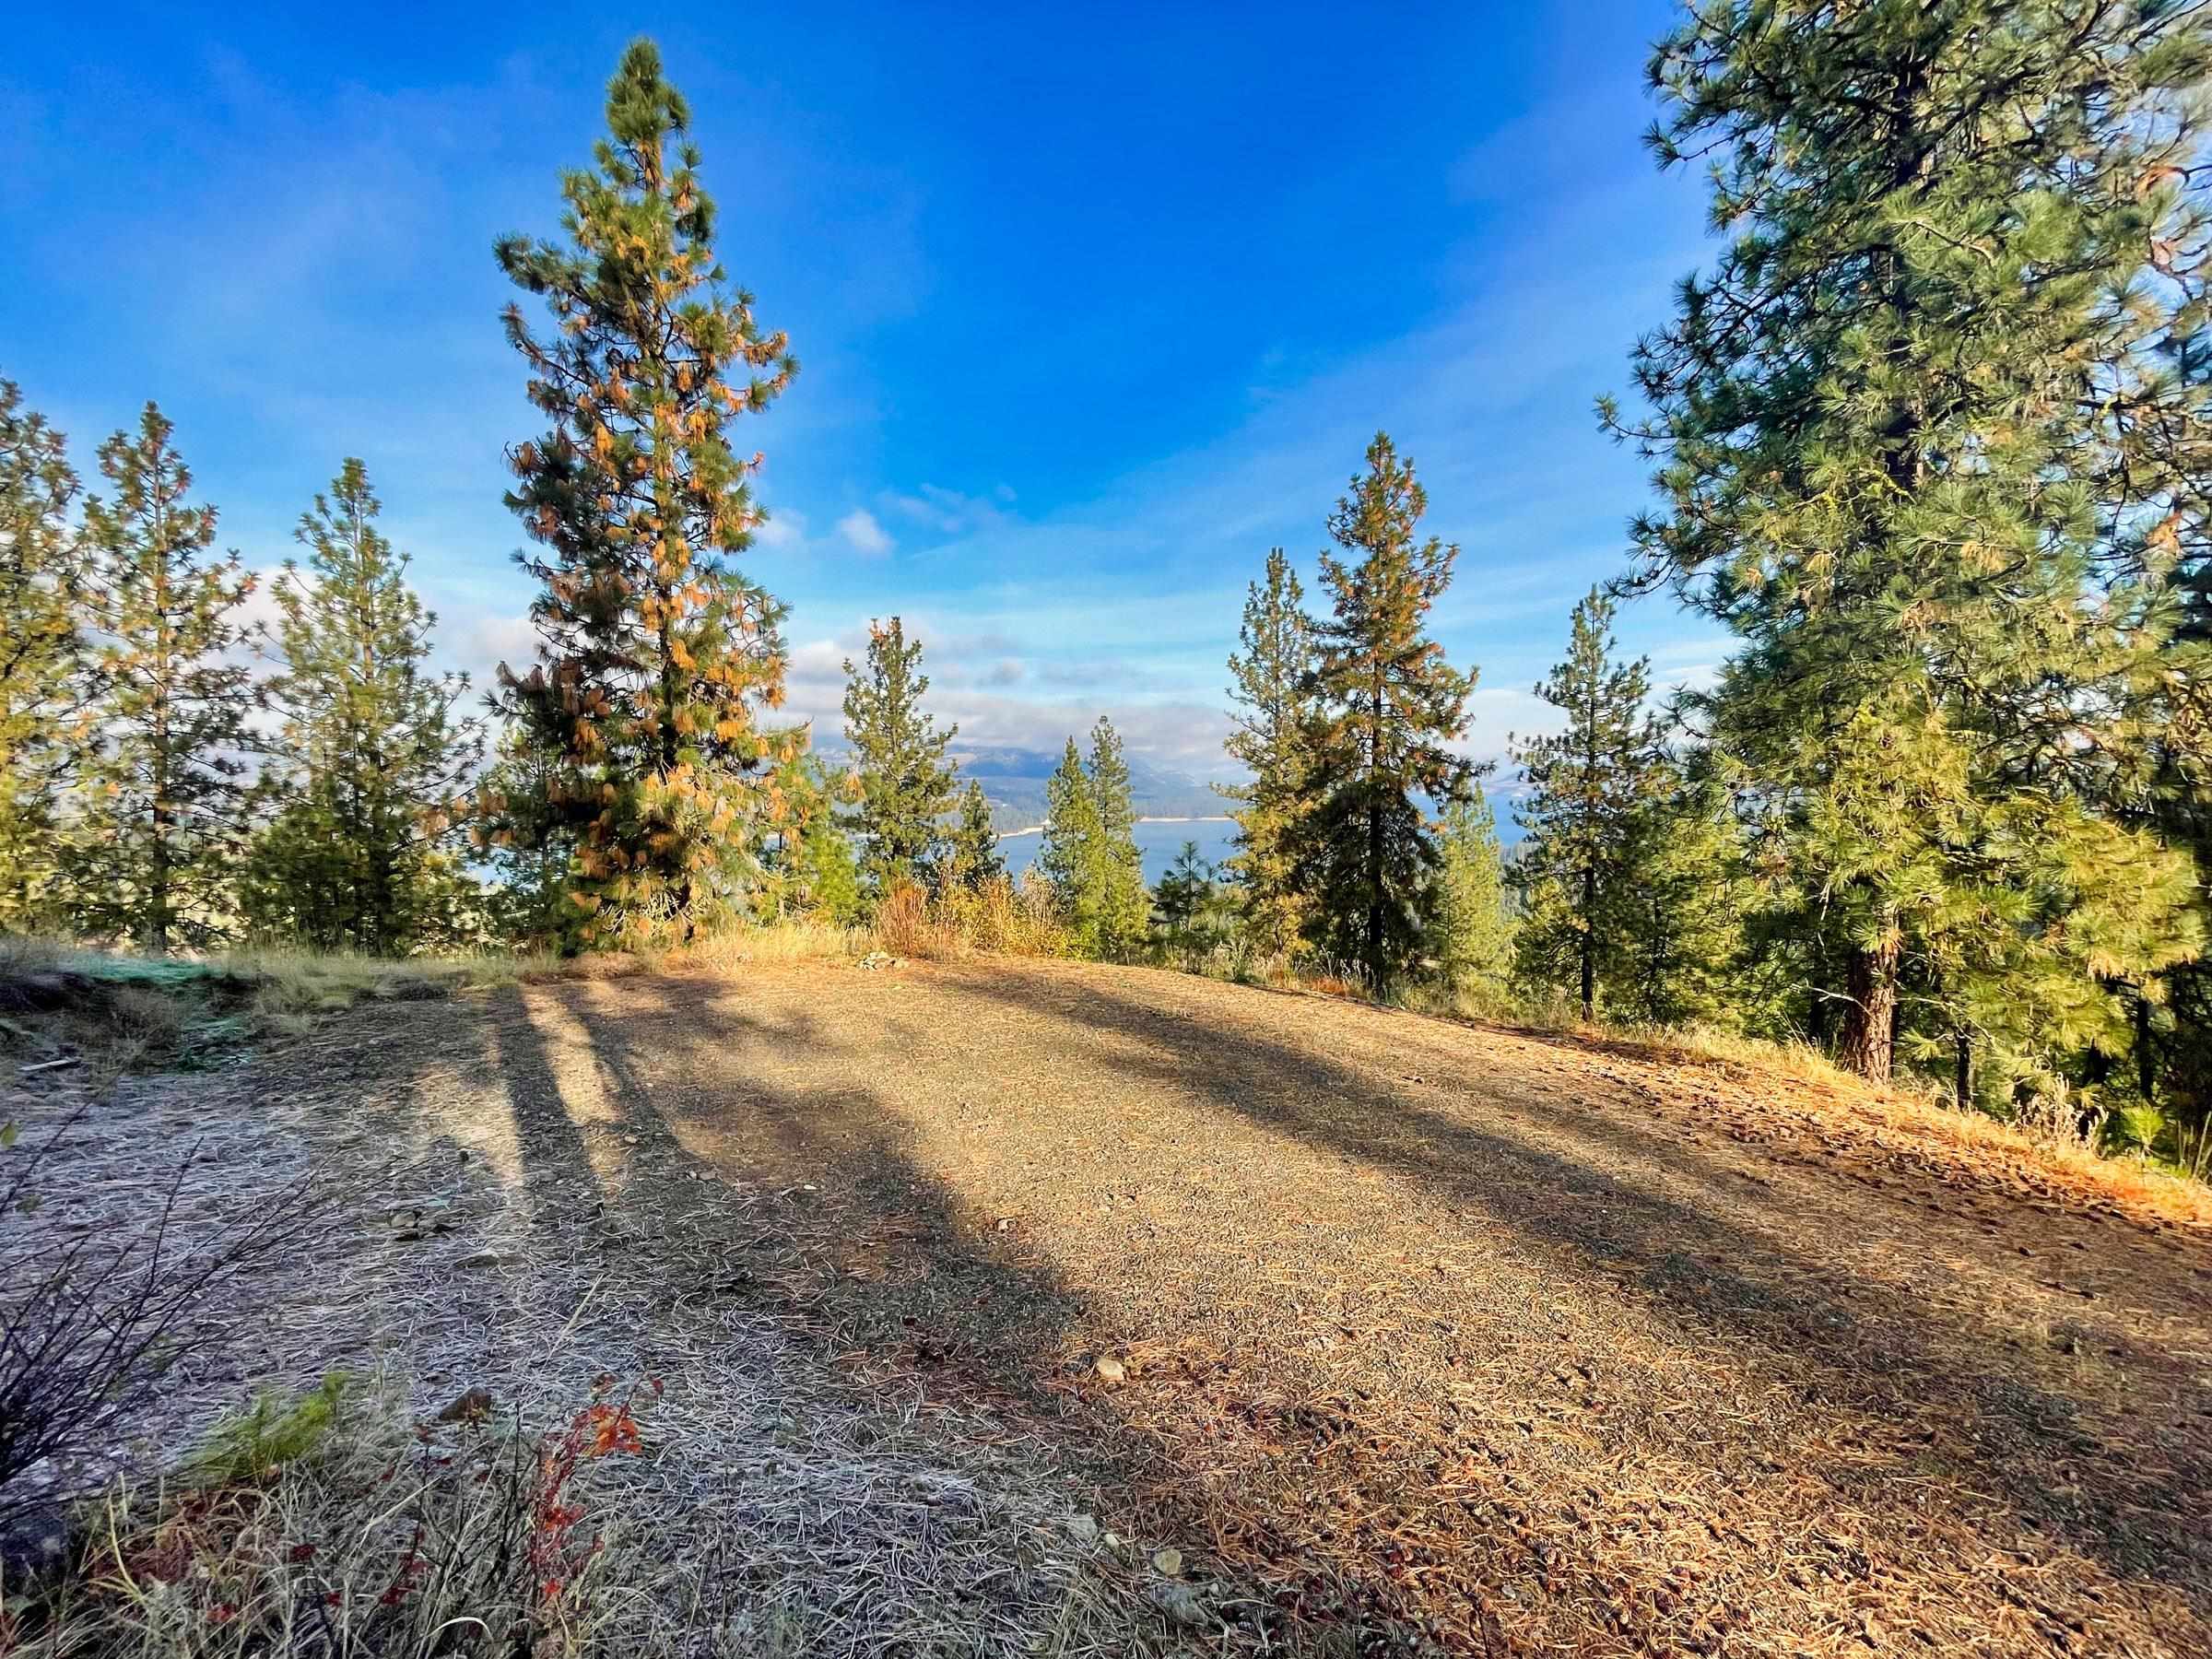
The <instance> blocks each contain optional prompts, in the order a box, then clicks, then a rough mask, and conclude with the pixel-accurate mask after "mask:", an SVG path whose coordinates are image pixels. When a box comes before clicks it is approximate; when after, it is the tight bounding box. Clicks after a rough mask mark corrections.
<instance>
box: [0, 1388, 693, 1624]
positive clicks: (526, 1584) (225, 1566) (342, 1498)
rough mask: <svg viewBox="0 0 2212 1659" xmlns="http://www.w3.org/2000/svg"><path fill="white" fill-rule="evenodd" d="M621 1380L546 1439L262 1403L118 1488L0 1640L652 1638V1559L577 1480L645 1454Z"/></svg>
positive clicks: (332, 1391) (469, 1423)
mask: <svg viewBox="0 0 2212 1659" xmlns="http://www.w3.org/2000/svg"><path fill="white" fill-rule="evenodd" d="M611 1386H612V1384H611V1380H608V1379H604V1378H603V1379H602V1380H601V1382H600V1384H599V1385H598V1386H597V1387H595V1388H594V1393H593V1396H592V1398H591V1400H590V1401H589V1403H588V1404H586V1405H585V1406H582V1408H580V1409H579V1410H577V1411H576V1412H575V1413H574V1414H573V1415H572V1416H571V1418H570V1419H569V1421H568V1422H567V1423H566V1424H565V1425H563V1426H562V1427H561V1428H560V1429H559V1430H555V1431H553V1432H550V1433H547V1434H542V1435H539V1434H531V1433H527V1432H525V1431H524V1430H522V1429H521V1428H520V1427H519V1426H512V1425H511V1426H507V1427H501V1426H500V1425H499V1424H498V1423H496V1422H492V1421H489V1420H487V1419H486V1418H483V1417H478V1416H476V1415H474V1414H471V1415H469V1416H467V1417H465V1418H462V1419H461V1420H458V1421H456V1422H454V1423H453V1426H452V1427H451V1428H450V1430H441V1429H440V1428H439V1427H438V1426H435V1425H421V1426H417V1425H414V1424H411V1423H409V1422H408V1420H407V1419H406V1415H405V1413H404V1411H403V1410H402V1409H401V1407H400V1404H399V1394H398V1391H396V1390H384V1391H377V1392H375V1393H372V1394H369V1395H367V1396H366V1397H364V1396H362V1395H361V1394H359V1393H357V1392H350V1391H347V1390H346V1389H345V1388H344V1387H343V1386H342V1385H334V1384H333V1383H330V1382H326V1383H325V1384H324V1387H323V1388H322V1389H320V1390H318V1391H316V1392H315V1393H314V1394H309V1395H307V1396H306V1397H305V1398H304V1399H303V1400H300V1401H295V1402H292V1403H289V1404H286V1403H283V1402H257V1403H256V1405H255V1406H254V1407H253V1409H252V1410H249V1411H248V1412H246V1413H244V1414H242V1415H241V1417H239V1418H233V1419H232V1420H231V1424H230V1425H229V1427H228V1428H227V1429H224V1430H218V1431H217V1436H216V1439H215V1440H214V1441H211V1446H220V1447H222V1448H223V1451H222V1453H221V1455H220V1456H219V1457H218V1459H217V1461H216V1463H215V1464H214V1465H206V1466H202V1467H199V1468H192V1469H189V1473H190V1474H191V1476H192V1477H191V1478H188V1479H185V1480H181V1481H179V1480H171V1481H152V1482H144V1481H142V1482H124V1483H119V1484H118V1485H117V1487H116V1488H114V1489H113V1490H112V1491H111V1492H110V1493H109V1494H108V1495H107V1497H106V1498H105V1500H103V1502H102V1504H101V1507H100V1515H99V1518H98V1524H97V1525H95V1526H94V1527H93V1528H92V1529H91V1533H92V1539H93V1542H92V1543H91V1545H90V1546H89V1547H88V1549H87V1550H86V1552H85V1553H84V1554H83V1555H82V1556H81V1557H80V1558H79V1559H78V1560H77V1562H76V1568H75V1571H72V1572H70V1573H68V1574H66V1575H64V1576H63V1577H62V1578H61V1579H60V1580H58V1581H56V1582H53V1583H48V1584H45V1585H43V1586H41V1588H40V1592H39V1594H36V1595H35V1596H33V1597H30V1598H29V1599H27V1600H24V1601H18V1602H17V1603H16V1604H14V1605H13V1606H12V1607H11V1609H10V1614H11V1617H12V1623H13V1629H12V1630H9V1629H6V1628H0V1651H8V1650H9V1648H10V1641H9V1638H10V1637H12V1638H13V1647H14V1649H15V1650H16V1651H39V1652H46V1653H143V1654H154V1653H169V1654H182V1653H190V1654H194V1655H206V1656H207V1659H232V1656H236V1659H245V1656H246V1655H257V1656H258V1655H284V1654H309V1653H312V1654H314V1655H316V1656H317V1659H384V1656H387V1655H388V1656H390V1659H417V1656H418V1655H424V1654H431V1653H481V1654H488V1655H529V1656H530V1659H563V1656H570V1655H582V1654H586V1653H607V1654H617V1653H622V1654H628V1653H638V1652H641V1651H645V1650H646V1649H647V1648H648V1647H649V1646H650V1645H651V1644H650V1643H649V1642H647V1641H643V1640H641V1638H642V1637H644V1636H646V1635H647V1633H648V1632H647V1630H646V1629H645V1628H644V1627H645V1626H646V1624H647V1623H648V1621H649V1620H650V1618H652V1614H651V1611H650V1597H649V1595H647V1594H643V1593H642V1591H643V1587H644V1586H645V1585H646V1584H647V1583H650V1581H651V1579H652V1577H653V1572H654V1563H653V1562H652V1561H651V1560H648V1559H641V1558H640V1557H639V1556H638V1555H637V1554H636V1553H635V1552H634V1551H633V1552H629V1553H627V1554H626V1553H625V1552H624V1550H623V1547H622V1546H621V1542H620V1539H619V1536H618V1535H617V1534H616V1533H614V1532H612V1531H609V1530H606V1529H602V1528H600V1527H597V1526H594V1524H593V1512H592V1509H591V1507H590V1502H589V1500H588V1497H587V1495H586V1494H585V1493H584V1491H583V1489H582V1488H583V1485H584V1482H583V1478H582V1477H583V1476H584V1474H585V1471H586V1470H587V1469H588V1468H589V1466H590V1465H593V1464H594V1463H597V1462H599V1461H601V1460H603V1459H606V1458H614V1457H621V1456H627V1455H632V1454H635V1453H638V1452H640V1451H641V1450H642V1425H641V1418H640V1406H641V1403H642V1402H643V1401H644V1400H646V1399H648V1398H651V1397H653V1396H656V1395H657V1394H658V1388H657V1385H652V1386H649V1387H647V1388H641V1389H636V1390H632V1391H631V1392H630V1394H629V1395H628V1396H625V1397H619V1398H618V1397H616V1396H614V1395H613V1394H610V1392H609V1390H610V1388H611ZM254 1423H258V1424H259V1427H258V1428H253V1429H251V1430H248V1429H245V1428H244V1427H243V1426H244V1425H248V1424H254ZM232 1453H238V1454H239V1455H238V1456H237V1457H236V1458H235V1459H233V1457H232V1456H231V1454H232Z"/></svg>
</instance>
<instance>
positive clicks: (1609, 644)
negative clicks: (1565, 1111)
mask: <svg viewBox="0 0 2212 1659" xmlns="http://www.w3.org/2000/svg"><path fill="white" fill-rule="evenodd" d="M1612 626H1613V601H1612V600H1611V599H1609V598H1608V597H1606V594H1604V592H1602V591H1601V590H1598V589H1592V590H1591V592H1590V594H1588V595H1587V596H1586V597H1585V598H1584V599H1583V601H1582V602H1581V603H1580V604H1578V605H1577V606H1575V607H1574V614H1573V617H1572V619H1571V635H1570V639H1569V643H1568V648H1567V656H1566V660H1565V661H1563V662H1561V663H1559V664H1558V665H1555V666H1554V667H1553V669H1552V671H1551V673H1550V675H1549V676H1548V677H1547V678H1546V679H1545V680H1544V681H1543V683H1542V684H1540V685H1538V686H1537V687H1536V688H1535V689H1536V695H1537V696H1538V697H1539V698H1541V699H1542V700H1544V701H1546V702H1547V703H1549V704H1550V705H1551V706H1552V707H1553V708H1555V709H1557V710H1559V712H1560V713H1561V714H1563V715H1564V716H1565V717H1566V724H1565V726H1564V727H1563V728H1562V729H1561V730H1559V732H1557V733H1554V734H1550V735H1544V736H1538V737H1531V738H1529V739H1527V740H1525V741H1524V742H1521V743H1518V744H1516V745H1515V746H1514V747H1513V759H1514V760H1515V761H1516V762H1518V764H1519V765H1520V767H1521V771H1522V776H1523V778H1524V781H1525V782H1526V783H1527V786H1528V794H1527V797H1526V798H1525V799H1524V801H1523V803H1522V805H1521V813H1520V816H1521V822H1522V824H1523V825H1524V827H1525V828H1526V830H1527V831H1528V838H1527V840H1526V841H1524V843H1523V844H1522V850H1521V858H1520V863H1519V865H1518V872H1517V874H1518V878H1519V879H1520V880H1521V882H1522V883H1523V884H1524V888H1525V889H1526V891H1527V894H1528V917H1527V920H1526V922H1525V923H1524V925H1523V927H1522V929H1521V933H1520V940H1519V972H1520V976H1521V978H1522V979H1523V980H1524V982H1528V983H1531V984H1535V985H1543V986H1552V987H1564V988H1568V989H1571V991H1572V993H1573V994H1574V996H1575V998H1576V1001H1577V1003H1578V1005H1579V1006H1580V1007H1581V1009H1582V1017H1583V1018H1584V1019H1594V1018H1597V1009H1598V1006H1599V1001H1600V995H1599V993H1600V990H1601V988H1603V989H1604V990H1606V991H1607V992H1610V991H1611V990H1612V988H1613V986H1612V984H1611V982H1612V981H1613V980H1614V979H1615V977H1616V975H1617V974H1619V975H1624V976H1625V974H1626V973H1627V972H1628V971H1629V970H1628V962H1627V959H1626V956H1625V954H1624V953H1625V946H1626V941H1625V939H1624V938H1623V937H1622V930H1621V928H1620V926H1619V925H1618V924H1619V920H1620V918H1619V912H1620V910H1621V909H1622V907H1623V905H1624V903H1625V902H1626V901H1627V900H1628V899H1629V897H1630V892H1631V889H1632V888H1634V887H1635V885H1636V883H1637V881H1638V879H1639V878H1640V870H1639V864H1640V862H1641V857H1640V855H1641V853H1643V852H1644V850H1645V848H1646V846H1647V844H1648V842H1647V838H1646V836H1645V835H1644V833H1643V829H1644V823H1645V819H1646V818H1647V816H1648V815H1649V814H1650V812H1651V810H1652V808H1653V806H1654V805H1655V803H1656V802H1657V801H1658V799H1659V798H1660V796H1661V795H1662V794H1664V792H1665V790H1666V788H1667V786H1668V782H1669V779H1670V772H1669V766H1668V761H1667V758H1666V753H1665V747H1664V746H1663V744H1662V742H1661V732H1660V726H1659V721H1658V719H1657V717H1656V716H1654V715H1653V713H1652V712H1650V711H1649V710H1648V709H1647V708H1646V707H1645V706H1644V705H1645V701H1646V700H1647V698H1648V697H1649V696H1650V693H1651V665H1650V663H1649V662H1648V661H1646V660H1644V659H1642V658H1638V659H1636V660H1635V661H1633V662H1620V661H1618V660H1617V658H1616V655H1615V646H1614V641H1613V632H1612Z"/></svg>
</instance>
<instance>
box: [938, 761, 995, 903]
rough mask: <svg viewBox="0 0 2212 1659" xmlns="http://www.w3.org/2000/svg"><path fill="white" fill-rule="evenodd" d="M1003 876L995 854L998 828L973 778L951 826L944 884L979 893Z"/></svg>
mask: <svg viewBox="0 0 2212 1659" xmlns="http://www.w3.org/2000/svg"><path fill="white" fill-rule="evenodd" d="M1005 875H1006V859H1005V857H1004V856H1002V855H1001V854H1000V853H999V850H998V827H997V826H996V825H995V824H994V823H993V822H992V821H991V802H990V798H989V797H988V796H986V795H985V794H983V786H982V784H981V783H978V782H975V781H974V780H973V779H972V778H971V779H970V780H969V782H968V785H967V787H966V788H964V789H962V790H961V791H960V806H959V820H958V821H957V822H956V823H955V824H954V825H953V828H952V834H951V837H950V841H949V845H948V847H947V853H946V859H945V878H946V881H947V884H949V885H951V886H956V887H962V888H967V889H968V890H969V891H970V892H976V891H980V890H981V889H982V888H985V887H988V886H989V885H990V884H991V883H992V882H994V881H997V880H999V879H1000V878H1001V877H1004V876H1005Z"/></svg>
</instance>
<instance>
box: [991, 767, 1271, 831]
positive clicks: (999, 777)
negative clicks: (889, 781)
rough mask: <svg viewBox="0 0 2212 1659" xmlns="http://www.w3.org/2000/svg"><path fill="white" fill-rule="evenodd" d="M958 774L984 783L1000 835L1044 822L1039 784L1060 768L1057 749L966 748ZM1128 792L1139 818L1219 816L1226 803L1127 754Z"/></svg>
mask: <svg viewBox="0 0 2212 1659" xmlns="http://www.w3.org/2000/svg"><path fill="white" fill-rule="evenodd" d="M956 758H957V759H959V763H960V776H961V777H963V778H972V779H974V780H975V781H976V782H978V783H981V784H982V786H983V794H984V795H985V796H986V797H987V798H988V799H989V800H990V802H991V821H992V823H993V824H994V825H995V826H996V827H997V828H998V830H999V832H1000V833H1001V834H1004V833H1006V831H1008V830H1027V829H1030V828H1031V827H1032V826H1034V825H1037V824H1041V823H1043V822H1044V786H1045V784H1046V782H1048V781H1049V780H1050V779H1051V777H1052V775H1053V772H1055V771H1058V770H1059V767H1060V755H1059V753H1058V752H1057V751H1048V750H1043V749H1018V748H996V749H971V750H968V751H966V752H964V753H960V752H958V751H956ZM1128 761H1129V794H1130V799H1131V800H1132V802H1133V803H1134V804H1135V807H1136V815H1137V817H1139V818H1218V817H1220V816H1221V815H1222V814H1224V813H1226V812H1227V811H1228V810H1229V806H1230V803H1229V802H1228V801H1226V800H1224V799H1223V798H1222V797H1221V796H1220V795H1218V794H1215V793H1214V791H1213V789H1212V788H1211V787H1210V786H1209V785H1208V784H1207V783H1206V782H1204V781H1203V780H1200V779H1197V778H1194V777H1192V776H1191V775H1190V774H1189V773H1188V772H1180V771H1171V770H1170V769H1169V768H1167V767H1162V766H1155V765H1153V764H1152V763H1151V762H1150V761H1147V760H1146V759H1143V758H1142V757H1140V756H1136V755H1131V756H1129V757H1128Z"/></svg>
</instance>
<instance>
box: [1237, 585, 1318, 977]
mask: <svg viewBox="0 0 2212 1659" xmlns="http://www.w3.org/2000/svg"><path fill="white" fill-rule="evenodd" d="M1304 606H1305V592H1304V590H1303V589H1302V588H1301V587H1300V584H1299V580H1298V572H1297V571H1293V570H1292V569H1291V568H1290V561H1289V559H1287V558H1286V557H1285V556H1284V554H1283V550H1282V549H1281V548H1280V547H1277V548H1274V549H1272V550H1271V551H1270V552H1269V553H1268V555H1267V570H1266V574H1265V577H1264V578H1263V579H1262V580H1261V581H1259V582H1253V584H1252V586H1251V588H1250V590H1249V591H1248V593H1247V594H1246V596H1245V600H1244V620H1243V625H1242V629H1241V633H1240V639H1241V644H1242V649H1241V651H1239V652H1238V653H1237V654H1236V655H1234V656H1232V657H1230V659H1229V672H1230V678H1231V679H1232V680H1233V681H1234V682H1235V683H1234V686H1233V688H1232V689H1231V690H1230V698H1231V700H1233V701H1234V702H1235V703H1236V704H1237V710H1236V712H1235V713H1234V714H1233V715H1232V716H1231V724H1230V734H1229V738H1228V742H1227V745H1226V747H1227V748H1228V750H1229V753H1230V757H1231V758H1232V759H1236V760H1237V761H1239V762H1241V764H1242V765H1243V767H1244V768H1245V770H1246V771H1249V772H1250V773H1251V774H1252V777H1251V780H1250V782H1244V783H1236V784H1218V785H1216V787H1217V788H1218V789H1219V790H1220V792H1221V793H1222V794H1225V795H1227V796H1229V797H1230V799H1231V800H1233V801H1235V802H1237V803H1238V805H1237V806H1235V807H1233V808H1232V809H1231V810H1230V818H1234V819H1235V820H1236V825H1237V833H1236V850H1235V851H1234V852H1233V853H1230V857H1229V859H1228V861H1227V865H1226V868H1227V870H1228V873H1229V877H1230V880H1232V881H1233V882H1235V883H1236V884H1237V888H1238V892H1239V894H1240V896H1241V899H1242V901H1243V911H1244V920H1245V926H1246V927H1247V928H1248V929H1249V930H1250V932H1251V934H1252V936H1253V939H1254V940H1255V941H1256V942H1257V943H1258V944H1259V947H1260V948H1261V949H1262V950H1263V951H1265V952H1266V953H1267V954H1269V955H1272V956H1288V955H1289V954H1291V952H1293V951H1294V950H1295V949H1296V948H1297V947H1298V945H1299V940H1300V934H1301V932H1302V931H1303V929H1304V926H1305V923H1306V918H1307V915H1308V914H1309V913H1310V912H1311V910H1312V900H1311V897H1310V895H1309V894H1308V893H1307V892H1306V891H1305V890H1304V889H1303V888H1301V886H1300V883H1299V879H1298V869H1297V857H1296V846H1295V843H1296V836H1295V830H1296V829H1297V826H1298V823H1299V821H1300V818H1303V817H1304V815H1305V813H1306V811H1307V809H1308V807H1309V806H1311V804H1312V793H1311V782H1312V779H1311V773H1312V724H1313V708H1312V676H1313V666H1314V661H1313V622H1312V618H1310V617H1308V616H1307V615H1306V613H1305V608H1304Z"/></svg>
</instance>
